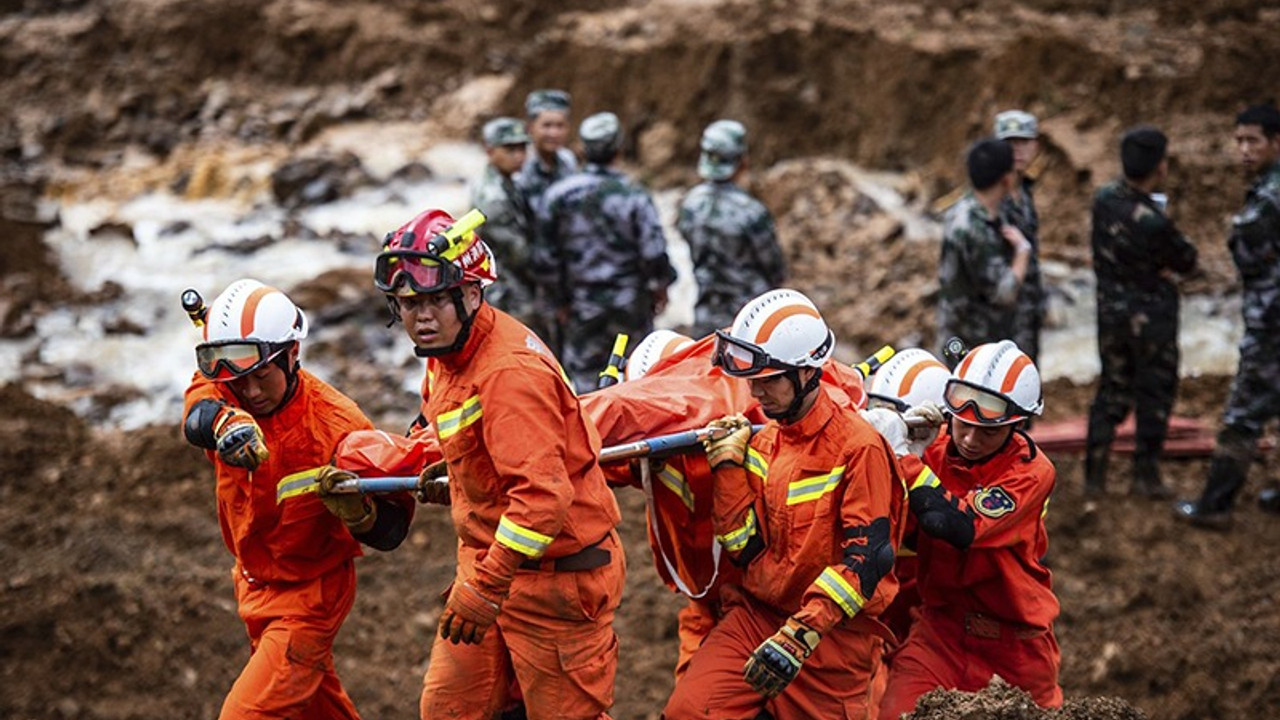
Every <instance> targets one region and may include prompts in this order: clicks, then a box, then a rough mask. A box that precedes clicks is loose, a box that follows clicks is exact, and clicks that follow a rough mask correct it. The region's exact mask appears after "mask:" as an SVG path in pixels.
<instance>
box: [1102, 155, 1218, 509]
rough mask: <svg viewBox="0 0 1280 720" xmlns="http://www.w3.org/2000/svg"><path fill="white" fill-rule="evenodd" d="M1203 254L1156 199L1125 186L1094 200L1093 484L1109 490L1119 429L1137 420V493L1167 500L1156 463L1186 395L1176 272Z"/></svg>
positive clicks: (1108, 188) (1117, 184)
mask: <svg viewBox="0 0 1280 720" xmlns="http://www.w3.org/2000/svg"><path fill="white" fill-rule="evenodd" d="M1195 265H1196V249H1195V247H1194V246H1193V245H1192V244H1191V243H1190V242H1188V241H1187V239H1186V238H1185V237H1183V235H1182V233H1180V232H1179V231H1178V229H1177V228H1176V227H1174V225H1173V222H1171V221H1170V220H1169V218H1168V217H1167V216H1166V215H1165V214H1164V212H1163V211H1162V210H1161V209H1160V208H1159V206H1157V205H1156V204H1155V203H1154V202H1153V201H1152V200H1151V198H1150V197H1149V196H1148V195H1147V194H1146V193H1144V192H1142V191H1140V190H1138V189H1137V188H1135V187H1133V186H1132V185H1130V184H1129V183H1127V182H1125V181H1124V180H1116V181H1114V182H1111V183H1109V184H1107V185H1104V186H1102V188H1100V189H1099V190H1098V192H1097V193H1096V194H1095V195H1094V198H1093V270H1094V273H1095V274H1096V275H1097V279H1098V290H1097V292H1098V352H1099V355H1100V356H1101V359H1102V374H1101V377H1100V378H1099V382H1098V392H1097V395H1096V396H1095V397H1094V400H1093V405H1092V406H1090V408H1089V431H1088V440H1087V443H1086V445H1087V452H1086V458H1085V483H1086V487H1087V488H1089V489H1090V490H1092V491H1098V490H1101V489H1102V488H1103V486H1104V484H1105V479H1106V471H1107V456H1108V453H1109V452H1110V450H1111V441H1112V440H1113V439H1114V438H1115V429H1116V425H1117V424H1118V423H1119V422H1120V421H1121V420H1123V419H1124V417H1125V415H1127V414H1128V413H1129V411H1130V409H1132V410H1134V414H1135V416H1136V420H1137V433H1136V441H1135V442H1136V448H1135V450H1134V456H1133V461H1134V478H1133V479H1134V488H1135V490H1138V491H1140V492H1143V493H1146V494H1151V495H1158V494H1162V492H1163V486H1162V485H1161V483H1160V479H1159V472H1158V469H1157V465H1156V462H1157V460H1158V458H1159V456H1160V451H1161V449H1162V448H1163V447H1164V439H1165V435H1166V433H1167V431H1168V428H1169V413H1170V411H1171V410H1172V409H1173V399H1174V396H1175V395H1176V394H1177V390H1178V288H1177V286H1176V285H1175V284H1174V283H1173V281H1172V280H1171V279H1169V277H1168V271H1170V270H1172V271H1174V272H1179V273H1186V272H1189V271H1191V270H1192V269H1193V268H1195Z"/></svg>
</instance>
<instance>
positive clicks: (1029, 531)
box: [183, 210, 1062, 720]
mask: <svg viewBox="0 0 1280 720" xmlns="http://www.w3.org/2000/svg"><path fill="white" fill-rule="evenodd" d="M483 219H484V218H483V216H482V215H480V214H479V213H478V212H475V211H473V213H469V214H468V215H466V216H463V217H462V218H459V219H458V221H457V222H455V221H454V219H453V218H452V217H450V216H449V215H448V214H446V213H444V212H442V211H439V210H428V211H426V212H424V213H422V214H421V215H419V216H417V217H415V218H414V219H413V220H411V221H410V222H408V223H407V224H405V225H404V226H403V227H401V228H400V229H399V230H397V231H395V232H393V233H390V234H389V235H388V236H387V238H386V240H385V242H384V245H383V248H382V252H381V253H380V254H379V255H378V256H377V260H376V263H375V270H374V283H375V285H376V286H377V287H378V289H379V290H380V291H382V292H383V293H384V294H385V295H386V299H387V305H388V308H389V310H390V313H391V316H392V318H393V320H394V321H398V322H400V323H401V325H402V327H403V328H404V331H405V332H406V333H407V335H408V337H409V339H410V340H411V341H412V343H413V350H414V353H415V354H416V355H417V356H419V357H424V358H427V370H426V376H425V378H424V379H423V382H422V393H421V395H422V402H421V407H420V412H419V414H418V417H417V419H416V420H415V421H414V423H413V424H412V427H411V428H410V430H409V432H408V434H407V435H404V436H399V435H392V434H388V433H386V432H382V431H379V430H375V429H374V428H373V426H372V424H371V423H370V421H369V420H368V419H367V418H366V417H365V416H364V415H363V414H362V413H361V411H360V409H359V408H358V407H357V406H356V404H355V403H354V402H353V401H351V400H350V399H349V398H347V397H346V396H344V395H343V394H341V393H340V392H338V391H337V390H335V389H334V388H332V387H330V386H329V385H327V384H325V383H324V382H323V381H322V380H320V379H319V378H317V377H316V376H315V375H312V374H311V373H309V372H308V371H306V370H304V369H302V368H301V367H300V364H299V351H300V343H301V341H302V340H304V339H305V338H306V336H307V331H308V324H307V318H306V316H305V314H304V313H303V312H302V310H301V309H299V308H298V307H297V306H295V305H294V304H293V302H292V301H291V300H290V299H289V298H288V297H287V296H285V294H284V293H282V292H280V291H279V290H277V289H274V288H271V287H268V286H265V285H263V284H261V283H259V282H257V281H254V280H240V281H237V282H235V283H233V284H231V285H230V286H229V287H227V288H226V289H225V290H224V291H223V292H222V293H221V294H219V295H218V296H217V297H216V299H214V301H213V302H212V303H211V304H210V305H209V306H208V307H207V308H206V307H205V306H204V304H203V301H201V300H200V299H199V296H198V294H195V293H194V292H189V293H187V294H184V297H183V304H184V307H186V309H187V310H188V312H189V313H190V315H191V317H192V319H193V321H194V322H195V323H196V324H197V325H198V326H200V327H201V328H203V341H202V342H201V343H200V344H199V345H198V346H197V348H196V358H197V366H198V370H199V372H198V373H197V375H196V376H195V378H194V380H193V382H192V384H191V386H190V388H189V389H188V390H187V394H186V406H185V416H184V423H183V428H184V432H185V436H186V438H187V440H188V441H189V442H191V443H192V444H193V445H196V446H198V447H200V448H203V449H204V450H206V452H207V455H208V456H209V458H210V460H211V461H212V462H213V464H214V468H215V471H216V476H217V505H218V518H219V521H220V524H221V527H222V533H223V539H224V541H225V543H226V545H227V548H228V549H229V550H230V551H231V553H232V555H233V556H234V557H235V565H234V568H233V570H232V581H233V583H234V586H235V593H236V600H237V603H238V607H239V613H240V616H241V618H242V619H243V620H244V623H245V626H246V629H247V631H248V635H249V641H250V649H251V652H250V656H249V660H248V662H247V664H246V665H245V667H244V670H243V671H242V672H241V674H240V676H239V678H238V679H237V680H236V681H235V683H234V684H233V686H232V687H231V690H230V692H229V693H228V695H227V698H226V701H225V703H224V705H223V708H222V712H221V717H222V718H268V717H270V718H357V717H359V716H358V714H357V713H356V710H355V708H354V707H353V705H352V702H351V700H350V698H349V697H348V695H347V693H346V691H345V690H344V689H343V687H342V684H341V682H340V681H339V679H338V676H337V674H336V672H335V669H334V662H333V641H334V638H335V636H336V634H337V632H338V629H339V628H340V627H341V624H342V622H343V620H344V619H345V618H346V615H347V613H348V612H349V611H350V610H351V607H352V603H353V601H354V597H355V582H356V581H355V572H354V568H353V560H354V558H355V557H357V556H359V555H360V554H361V546H362V545H368V546H370V547H373V548H376V549H379V550H391V549H394V548H396V547H397V546H398V545H399V544H400V543H401V542H402V541H403V540H404V538H405V536H406V534H407V533H408V529H409V525H410V522H411V521H412V519H413V513H414V511H415V502H414V500H415V497H416V500H417V501H418V502H421V503H430V504H438V505H447V506H449V508H450V512H451V514H452V518H453V524H454V528H455V530H456V531H457V535H458V553H457V572H456V575H455V577H454V578H453V581H452V583H451V584H450V586H449V587H448V588H447V589H446V590H445V591H444V593H443V594H442V597H443V598H444V610H443V612H442V613H441V615H440V624H439V628H438V632H437V633H436V634H435V639H434V644H433V646H432V649H431V654H430V661H429V664H428V666H427V670H426V675H425V677H424V679H423V690H422V695H421V700H420V713H421V717H423V718H446V717H447V718H484V719H488V718H495V717H504V716H505V717H528V718H535V719H536V718H556V719H560V718H607V717H608V715H607V711H608V710H609V708H610V707H611V706H612V705H613V687H614V679H615V678H614V676H615V672H616V665H617V657H618V638H617V636H616V634H615V633H614V631H613V627H612V622H613V616H614V612H615V611H616V609H617V607H618V604H619V601H620V600H621V595H622V589H623V580H624V576H625V562H624V555H623V552H622V548H621V546H620V544H619V538H618V534H617V530H616V527H617V525H618V522H619V521H620V519H621V517H620V514H619V510H618V505H617V502H616V501H615V499H614V495H613V492H612V489H611V486H612V487H621V486H627V485H630V486H635V487H637V488H639V489H641V490H642V491H643V492H644V493H645V496H646V500H647V501H648V513H647V520H646V522H647V525H648V534H649V541H650V544H651V547H652V549H653V554H654V558H655V562H656V563H657V566H658V567H657V570H658V573H659V575H660V577H662V579H663V581H664V582H665V583H666V584H667V585H668V586H669V587H671V588H672V590H674V591H677V592H680V593H683V594H684V595H686V596H687V597H688V604H687V605H686V606H685V607H684V608H683V609H682V610H681V611H680V613H679V633H678V635H679V648H678V650H676V651H675V652H673V655H674V656H675V674H676V684H675V689H674V691H673V693H672V695H671V697H670V699H669V700H668V702H667V705H666V708H665V710H664V713H663V716H664V717H666V718H671V719H673V720H675V719H680V718H715V719H716V720H723V719H724V718H742V719H743V720H752V719H754V718H761V717H771V718H776V719H778V720H783V719H786V718H819V717H821V718H828V717H850V718H875V717H884V718H897V717H898V716H899V715H900V714H901V713H905V712H909V711H910V710H911V709H912V708H913V706H914V704H915V701H916V699H917V698H918V697H919V696H920V695H922V694H923V693H925V692H927V691H929V690H931V689H933V688H938V687H943V688H958V689H962V690H978V689H980V688H982V687H984V686H985V685H986V684H987V682H988V681H989V680H990V678H991V677H992V676H993V675H995V674H998V675H1000V676H1001V677H1003V678H1005V679H1006V680H1007V681H1009V682H1010V683H1012V684H1014V685H1017V686H1019V687H1021V688H1024V689H1025V690H1027V691H1028V692H1029V693H1031V695H1032V697H1033V698H1034V699H1035V701H1036V702H1037V703H1039V704H1041V705H1043V706H1046V707H1055V706H1058V705H1060V704H1061V702H1062V693H1061V690H1060V688H1059V686H1058V683H1057V677H1058V659H1059V653H1058V646H1057V642H1056V640H1055V638H1054V634H1053V629H1052V623H1053V620H1054V618H1055V617H1056V616H1057V614H1058V603H1057V600H1056V598H1055V596H1054V594H1053V591H1052V589H1051V581H1050V573H1049V570H1048V569H1047V568H1046V567H1045V566H1044V565H1043V564H1042V562H1041V560H1040V558H1042V557H1043V556H1044V555H1045V552H1046V550H1047V540H1046V535H1045V526H1044V516H1045V513H1046V511H1047V509H1048V501H1049V495H1050V492H1051V491H1052V489H1053V484H1054V469H1053V465H1052V464H1051V463H1050V461H1049V460H1048V459H1047V458H1046V457H1045V456H1044V455H1043V454H1042V453H1040V452H1039V451H1038V449H1037V448H1036V446H1035V444H1034V443H1033V442H1032V441H1031V439H1030V438H1029V437H1028V436H1027V435H1026V433H1025V432H1023V430H1022V425H1023V422H1024V421H1025V420H1027V419H1029V418H1030V417H1031V416H1034V415H1038V414H1040V412H1041V409H1042V406H1043V401H1042V398H1041V389H1040V378H1039V374H1038V372H1037V370H1036V367H1035V365H1034V363H1033V362H1032V361H1031V360H1030V358H1028V357H1027V356H1026V355H1025V354H1023V353H1022V352H1021V351H1019V350H1018V349H1017V347H1016V346H1015V345H1014V344H1013V343H1012V342H1009V341H1002V342H998V343H991V344H986V345H980V346H978V347H976V348H973V349H972V350H971V351H969V352H968V353H967V354H966V355H964V357H963V359H962V360H960V361H959V364H958V365H957V367H956V369H955V370H954V372H949V371H948V370H947V368H946V366H945V365H943V364H942V363H940V362H939V361H938V360H937V359H936V358H934V357H933V356H932V355H931V354H929V353H928V352H926V351H923V350H915V349H913V350H908V351H904V352H901V353H897V354H895V355H892V356H890V353H891V352H892V351H886V352H883V353H880V354H878V355H877V356H876V357H874V358H872V359H870V360H869V361H868V362H867V363H864V364H863V365H861V366H860V367H859V368H855V367H851V366H846V365H842V364H840V363H838V362H836V361H835V360H833V359H832V354H833V350H834V346H835V337H834V334H833V333H832V332H831V330H830V329H829V328H828V326H827V324H826V323H825V322H824V320H823V318H822V315H821V313H820V312H819V310H818V308H817V307H815V306H814V304H813V303H812V302H811V301H810V300H809V299H808V298H806V297H805V296H804V295H802V294H801V293H799V292H796V291H795V290H786V289H782V290H772V291H769V292H766V293H764V294H762V295H760V296H758V297H756V298H755V299H753V300H751V301H750V302H749V303H747V304H746V305H745V306H744V307H742V308H741V310H740V311H739V312H738V314H737V316H736V318H735V319H734V321H733V324H732V326H731V327H729V328H727V329H721V330H717V331H716V332H715V333H714V334H712V335H711V336H709V337H707V338H704V339H702V340H699V341H694V340H691V339H689V338H686V337H683V336H680V335H677V334H675V333H672V332H670V331H658V332H656V333H654V334H653V335H651V336H649V337H648V338H646V339H645V340H644V341H643V342H641V343H640V344H639V346H638V347H637V348H636V350H635V351H634V352H633V353H632V354H631V357H630V359H629V361H627V362H626V366H625V371H624V372H621V373H619V372H618V366H619V365H621V362H620V360H621V355H622V350H621V347H619V348H618V351H617V352H616V353H615V354H616V355H617V356H619V357H618V358H615V361H614V362H613V364H612V365H613V372H608V371H606V373H603V375H606V376H607V377H613V378H619V377H620V378H623V379H622V381H621V382H617V383H616V384H612V385H611V386H609V387H604V388H603V389H600V390H597V391H594V392H591V393H588V394H584V395H583V396H581V397H579V396H577V395H576V394H575V393H574V391H573V388H572V386H571V385H570V383H569V381H568V379H567V377H566V376H565V373H564V371H563V370H562V369H561V366H560V364H559V363H558V362H557V360H556V358H555V357H554V356H553V355H552V353H551V352H550V351H549V350H548V349H547V347H546V345H545V344H544V343H543V342H542V340H541V339H539V337H538V336H537V335H536V334H535V333H533V332H532V331H530V330H529V329H528V328H527V327H526V326H525V325H523V324H521V323H520V322H519V321H517V320H515V319H514V318H512V317H511V316H510V315H507V314H506V313H504V312H502V311H500V310H496V309H495V308H493V307H492V306H491V305H489V304H488V303H486V302H485V299H484V289H485V287H487V286H489V285H490V284H492V283H494V282H496V281H497V280H498V277H497V272H496V265H495V263H494V260H493V256H492V254H491V251H490V249H489V247H488V246H487V245H486V244H485V243H484V242H483V240H482V239H481V237H480V235H479V234H478V233H477V232H476V229H477V227H479V225H480V223H482V222H483ZM868 376H869V378H870V379H869V385H867V384H866V381H867V378H868ZM602 384H608V383H607V382H606V383H602ZM864 385H865V387H864ZM689 430H694V431H695V432H692V433H686V434H683V435H675V436H673V437H666V436H668V435H671V434H673V433H680V432H683V431H689ZM655 436H663V437H660V438H656V439H655ZM605 445H609V446H616V447H615V448H614V449H611V450H605V451H604V452H602V448H603V446H605ZM693 449H696V450H697V451H696V452H693V451H691V450H693ZM374 491H377V492H374Z"/></svg>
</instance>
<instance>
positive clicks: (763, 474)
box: [747, 446, 769, 480]
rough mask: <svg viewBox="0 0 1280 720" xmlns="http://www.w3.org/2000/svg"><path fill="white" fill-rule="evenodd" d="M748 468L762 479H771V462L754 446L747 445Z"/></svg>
mask: <svg viewBox="0 0 1280 720" xmlns="http://www.w3.org/2000/svg"><path fill="white" fill-rule="evenodd" d="M747 470H748V471H750V472H751V473H752V474H753V475H755V476H756V477H758V478H760V479H761V480H768V479H769V463H767V462H765V461H764V456H763V455H761V454H760V453H758V452H756V449H755V448H753V447H750V446H748V447H747Z"/></svg>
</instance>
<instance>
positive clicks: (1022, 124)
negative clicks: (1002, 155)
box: [995, 110, 1040, 140]
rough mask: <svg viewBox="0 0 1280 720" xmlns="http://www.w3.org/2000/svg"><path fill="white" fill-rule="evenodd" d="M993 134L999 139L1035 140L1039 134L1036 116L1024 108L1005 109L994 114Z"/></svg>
mask: <svg viewBox="0 0 1280 720" xmlns="http://www.w3.org/2000/svg"><path fill="white" fill-rule="evenodd" d="M995 135H996V138H997V139H1000V140H1008V139H1009V138H1026V139H1028V140H1035V139H1036V138H1037V137H1039V135H1040V125H1039V123H1037V122H1036V116H1035V115H1032V114H1031V113H1029V112H1026V111H1025V110H1005V111H1004V112H1002V113H1000V114H999V115H996V122H995Z"/></svg>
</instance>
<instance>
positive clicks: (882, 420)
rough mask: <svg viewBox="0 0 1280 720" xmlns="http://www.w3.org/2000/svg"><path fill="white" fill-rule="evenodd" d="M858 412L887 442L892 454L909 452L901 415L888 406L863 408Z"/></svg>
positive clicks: (905, 426)
mask: <svg viewBox="0 0 1280 720" xmlns="http://www.w3.org/2000/svg"><path fill="white" fill-rule="evenodd" d="M859 414H860V415H862V419H863V420H866V421H867V422H869V423H871V427H873V428H875V429H876V432H878V433H880V435H881V436H882V437H884V439H885V440H887V441H888V442H889V447H891V448H893V454H894V455H897V456H898V457H902V456H903V455H906V454H907V453H909V452H911V450H910V448H909V447H908V443H907V422H906V421H905V420H903V419H902V416H901V415H899V414H898V413H896V412H894V411H892V410H890V409H889V408H872V409H870V410H863V411H861V412H860V413H859Z"/></svg>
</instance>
